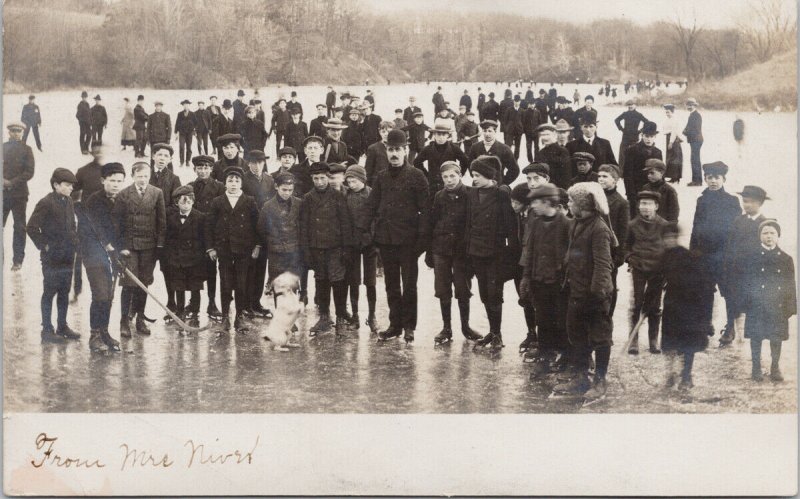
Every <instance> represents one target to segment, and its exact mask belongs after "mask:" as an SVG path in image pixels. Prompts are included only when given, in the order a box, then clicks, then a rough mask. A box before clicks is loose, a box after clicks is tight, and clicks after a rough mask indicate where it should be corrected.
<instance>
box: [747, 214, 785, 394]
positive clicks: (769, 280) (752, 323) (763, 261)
mask: <svg viewBox="0 0 800 499" xmlns="http://www.w3.org/2000/svg"><path fill="white" fill-rule="evenodd" d="M758 234H759V238H760V239H761V248H760V249H759V250H758V251H756V253H755V254H754V255H752V256H751V257H750V259H749V261H748V265H747V267H746V269H747V273H746V277H745V283H744V286H743V287H744V290H745V297H744V301H745V306H744V312H745V316H746V318H745V325H744V336H745V338H750V351H751V354H752V359H753V371H752V378H753V380H754V381H761V380H763V374H762V373H761V342H762V341H763V340H769V349H770V354H771V355H772V365H771V367H770V373H769V377H770V379H771V380H772V381H775V382H780V381H783V375H782V374H781V370H780V367H779V365H778V364H779V362H780V358H781V342H783V341H786V340H788V339H789V318H790V317H792V316H793V315H795V314H796V313H797V296H796V291H795V288H796V286H795V276H794V260H792V257H791V256H789V255H788V254H787V253H786V252H784V251H783V250H781V248H780V247H779V246H778V240H779V239H780V237H781V227H780V225H778V222H777V221H775V220H766V221H764V222H761V225H759V228H758Z"/></svg>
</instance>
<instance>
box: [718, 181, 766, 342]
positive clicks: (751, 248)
mask: <svg viewBox="0 0 800 499" xmlns="http://www.w3.org/2000/svg"><path fill="white" fill-rule="evenodd" d="M738 194H739V195H740V196H741V197H742V206H743V208H744V213H743V214H741V215H739V216H738V217H736V218H735V219H734V221H733V225H732V226H731V231H730V235H729V236H728V240H727V242H726V243H725V257H724V263H723V265H724V273H725V274H724V280H723V283H722V285H723V287H724V288H725V296H726V298H725V300H726V303H727V302H733V303H732V305H731V306H730V307H729V308H730V310H731V312H732V313H733V315H734V317H733V318H731V319H729V321H731V322H732V323H733V324H734V327H731V328H730V329H727V330H726V331H725V333H723V335H722V337H721V338H720V339H719V343H720V346H725V345H730V344H731V342H732V341H733V339H734V338H735V337H736V329H737V327H735V326H736V319H737V318H738V317H739V316H740V315H741V314H742V312H743V309H742V307H743V305H744V302H743V296H742V289H741V288H742V286H741V273H742V269H744V268H746V267H745V266H746V265H747V263H748V259H749V258H750V257H751V256H752V255H754V254H755V253H756V252H758V251H760V248H761V246H760V242H761V241H760V239H759V234H758V228H759V225H761V223H762V222H764V221H765V220H767V218H766V217H765V216H764V215H763V214H762V213H761V207H762V205H763V204H764V201H766V200H768V199H770V198H769V197H768V196H767V192H766V191H765V190H764V189H762V188H761V187H758V186H755V185H746V186H744V189H742V192H739V193H738Z"/></svg>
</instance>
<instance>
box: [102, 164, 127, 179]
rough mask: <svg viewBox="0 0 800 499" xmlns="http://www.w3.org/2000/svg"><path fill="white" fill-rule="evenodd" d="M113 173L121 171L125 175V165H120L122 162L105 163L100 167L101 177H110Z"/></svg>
mask: <svg viewBox="0 0 800 499" xmlns="http://www.w3.org/2000/svg"><path fill="white" fill-rule="evenodd" d="M115 173H121V174H123V175H125V167H124V166H122V163H106V164H104V165H103V167H102V168H101V169H100V176H101V177H103V178H106V177H110V176H111V175H114V174H115Z"/></svg>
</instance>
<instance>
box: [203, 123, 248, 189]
mask: <svg viewBox="0 0 800 499" xmlns="http://www.w3.org/2000/svg"><path fill="white" fill-rule="evenodd" d="M241 143H242V136H241V135H239V134H238V133H227V134H225V135H223V136H221V137H220V138H219V139H217V145H218V146H219V147H220V148H221V149H222V156H220V157H219V159H218V160H217V162H216V163H215V164H214V169H213V171H212V172H211V176H212V177H213V178H214V179H215V180H219V181H220V182H224V181H225V175H224V174H225V171H226V170H227V169H228V168H230V167H232V166H235V167H236V168H239V169H240V170H242V171H243V172H244V171H245V170H246V169H247V164H246V163H245V162H244V159H242V157H241V156H240V155H239V146H240V145H241Z"/></svg>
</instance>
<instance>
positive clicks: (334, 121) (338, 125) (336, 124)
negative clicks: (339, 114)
mask: <svg viewBox="0 0 800 499" xmlns="http://www.w3.org/2000/svg"><path fill="white" fill-rule="evenodd" d="M322 126H324V127H325V128H332V129H333V130H344V129H345V128H347V125H345V124H344V123H343V122H342V120H340V119H339V118H331V119H329V120H328V121H327V123H323V124H322Z"/></svg>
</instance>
